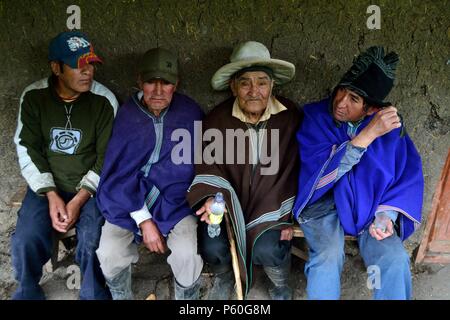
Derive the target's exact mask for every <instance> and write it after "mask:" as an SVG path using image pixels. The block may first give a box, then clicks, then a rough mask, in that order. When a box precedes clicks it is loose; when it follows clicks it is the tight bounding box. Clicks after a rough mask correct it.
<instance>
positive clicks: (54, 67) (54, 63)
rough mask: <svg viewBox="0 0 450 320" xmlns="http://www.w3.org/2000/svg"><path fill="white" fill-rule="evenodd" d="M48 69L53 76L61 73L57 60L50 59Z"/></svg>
mask: <svg viewBox="0 0 450 320" xmlns="http://www.w3.org/2000/svg"><path fill="white" fill-rule="evenodd" d="M50 69H51V70H52V73H53V74H54V75H55V76H58V75H59V74H60V73H61V70H60V69H59V62H58V61H50Z"/></svg>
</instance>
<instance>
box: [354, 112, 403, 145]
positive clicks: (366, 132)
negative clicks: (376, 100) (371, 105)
mask: <svg viewBox="0 0 450 320" xmlns="http://www.w3.org/2000/svg"><path fill="white" fill-rule="evenodd" d="M401 125H402V124H401V122H400V117H399V116H398V114H397V109H396V108H394V107H393V106H389V107H387V108H384V109H381V110H380V111H378V112H377V113H376V114H375V116H374V117H373V118H372V120H371V121H370V122H369V124H368V125H367V127H365V128H364V129H363V130H362V131H361V132H360V133H359V134H358V135H357V136H356V137H354V138H353V139H352V144H353V145H354V146H356V147H363V148H367V147H368V146H369V145H370V144H371V143H372V142H373V141H374V140H375V139H376V138H378V137H381V136H382V135H385V134H386V133H388V132H391V131H392V130H394V129H396V128H400V127H401Z"/></svg>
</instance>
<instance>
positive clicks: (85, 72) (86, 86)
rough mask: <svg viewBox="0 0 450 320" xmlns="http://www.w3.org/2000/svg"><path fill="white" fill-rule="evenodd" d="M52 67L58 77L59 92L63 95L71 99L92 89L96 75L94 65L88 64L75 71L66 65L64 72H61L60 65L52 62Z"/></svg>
mask: <svg viewBox="0 0 450 320" xmlns="http://www.w3.org/2000/svg"><path fill="white" fill-rule="evenodd" d="M51 67H52V71H53V73H54V74H55V75H56V76H57V77H58V85H59V91H60V93H61V94H62V95H64V96H68V97H70V96H74V95H77V94H80V93H82V92H87V91H89V90H90V89H91V86H92V81H93V80H94V73H95V67H94V65H92V64H87V65H85V66H84V67H82V68H77V69H73V68H71V67H70V66H68V65H67V64H64V65H63V70H60V65H59V63H58V62H56V61H52V63H51ZM61 71H62V72H61Z"/></svg>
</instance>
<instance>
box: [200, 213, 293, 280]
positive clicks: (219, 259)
mask: <svg viewBox="0 0 450 320" xmlns="http://www.w3.org/2000/svg"><path fill="white" fill-rule="evenodd" d="M220 228H221V231H220V235H219V236H218V237H215V238H210V237H209V235H208V225H207V224H206V223H204V222H199V226H198V242H199V251H200V254H201V256H202V258H203V260H204V261H206V262H207V263H208V264H209V265H210V267H211V269H212V271H213V272H214V273H222V272H225V271H228V270H230V269H231V254H230V243H229V241H228V235H227V230H226V225H225V222H224V221H222V223H221V225H220ZM280 235H281V231H280V230H268V231H266V232H264V233H263V234H262V235H261V236H260V237H259V238H258V239H257V240H256V243H255V246H254V247H253V264H255V265H261V266H266V267H277V266H280V265H283V264H284V263H287V262H288V261H289V257H290V254H291V253H290V249H291V242H290V241H286V240H283V241H280ZM249 254H251V253H249Z"/></svg>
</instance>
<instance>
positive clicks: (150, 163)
mask: <svg viewBox="0 0 450 320" xmlns="http://www.w3.org/2000/svg"><path fill="white" fill-rule="evenodd" d="M166 110H167V111H165V112H162V113H161V115H160V117H158V118H156V117H154V116H152V115H151V114H150V113H149V112H148V111H147V110H146V108H144V107H142V105H141V104H140V102H139V98H138V95H137V94H136V95H134V96H133V97H131V98H130V99H129V100H128V101H127V102H126V103H125V104H124V105H123V106H122V107H121V108H120V109H119V111H118V113H117V117H116V119H115V122H114V127H113V133H112V137H111V139H110V141H109V144H108V149H107V152H106V155H105V161H104V165H103V169H102V173H101V177H100V184H99V187H98V192H97V204H98V207H99V209H100V211H101V212H102V214H103V215H104V216H105V218H106V220H107V221H109V222H110V223H112V224H115V225H118V226H120V227H122V228H125V229H128V230H130V231H133V232H135V233H137V232H138V231H139V230H138V227H137V225H136V222H135V221H134V220H133V219H132V218H131V216H130V212H133V211H136V210H139V209H141V208H142V207H143V205H144V201H145V203H146V204H147V207H148V208H149V211H150V213H151V214H152V220H153V221H154V222H155V223H156V225H157V226H158V228H159V230H160V232H161V233H162V234H163V235H167V234H168V233H169V231H170V230H171V229H172V228H173V226H174V225H175V224H176V223H178V222H179V221H180V220H181V219H183V218H184V217H186V216H187V215H189V214H192V210H191V209H190V208H189V206H188V204H187V201H186V190H187V188H188V187H189V185H190V184H191V182H192V179H193V177H194V165H193V157H191V158H192V159H191V164H178V165H175V164H174V163H173V161H172V159H171V153H172V149H173V147H174V146H175V145H177V144H178V141H171V135H172V132H173V131H174V130H175V129H185V130H187V131H189V133H190V136H191V138H192V140H193V139H194V121H196V120H198V121H200V120H201V119H202V118H203V112H202V111H201V109H200V107H199V106H198V105H197V103H196V102H195V101H193V100H192V99H190V98H188V97H187V96H184V95H182V94H178V93H175V94H174V95H173V98H172V102H171V104H170V105H169V107H168V108H167V109H166ZM191 150H192V152H193V150H194V149H193V146H192V145H191Z"/></svg>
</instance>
